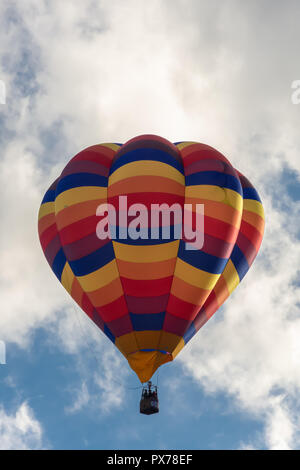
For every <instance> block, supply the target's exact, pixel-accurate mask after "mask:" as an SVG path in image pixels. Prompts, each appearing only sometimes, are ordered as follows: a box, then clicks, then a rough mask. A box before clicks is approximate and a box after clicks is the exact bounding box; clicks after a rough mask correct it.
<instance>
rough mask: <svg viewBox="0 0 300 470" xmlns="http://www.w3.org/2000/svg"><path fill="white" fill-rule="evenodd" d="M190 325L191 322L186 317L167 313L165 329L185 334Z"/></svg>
mask: <svg viewBox="0 0 300 470" xmlns="http://www.w3.org/2000/svg"><path fill="white" fill-rule="evenodd" d="M188 327H189V322H188V321H187V320H185V319H184V318H179V317H175V316H173V315H171V314H170V313H168V312H167V313H166V316H165V320H164V326H163V331H167V332H168V333H173V334H174V335H178V336H183V335H184V333H185V332H186V330H187V329H188ZM169 352H171V351H169Z"/></svg>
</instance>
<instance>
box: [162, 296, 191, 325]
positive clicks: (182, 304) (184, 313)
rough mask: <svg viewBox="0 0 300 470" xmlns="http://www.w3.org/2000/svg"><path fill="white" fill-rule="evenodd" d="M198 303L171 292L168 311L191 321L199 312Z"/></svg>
mask: <svg viewBox="0 0 300 470" xmlns="http://www.w3.org/2000/svg"><path fill="white" fill-rule="evenodd" d="M198 308H199V307H198V305H194V304H191V303H190V302H186V301H185V300H181V299H179V298H178V297H175V295H173V294H170V297H169V302H168V306H167V311H168V312H169V313H170V314H172V315H175V316H176V317H180V318H184V319H185V320H188V321H189V322H190V321H192V320H193V319H194V317H195V315H196V313H197V310H198Z"/></svg>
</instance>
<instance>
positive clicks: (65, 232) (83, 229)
mask: <svg viewBox="0 0 300 470" xmlns="http://www.w3.org/2000/svg"><path fill="white" fill-rule="evenodd" d="M99 221H100V217H97V216H96V215H91V216H89V217H86V218H84V219H81V220H78V221H77V222H74V223H73V224H70V225H67V226H66V227H64V228H63V229H62V230H60V231H59V234H60V238H61V243H62V245H68V244H69V243H73V242H76V241H77V240H80V239H82V238H84V237H86V236H87V235H90V234H91V233H96V227H97V223H98V222H99Z"/></svg>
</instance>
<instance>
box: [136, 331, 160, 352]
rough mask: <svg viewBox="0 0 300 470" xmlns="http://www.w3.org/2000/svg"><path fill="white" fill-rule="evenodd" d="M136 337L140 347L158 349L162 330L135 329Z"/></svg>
mask: <svg viewBox="0 0 300 470" xmlns="http://www.w3.org/2000/svg"><path fill="white" fill-rule="evenodd" d="M135 337H136V340H137V343H138V345H139V349H156V348H157V344H158V341H159V337H160V331H157V330H156V331H153V330H145V331H135Z"/></svg>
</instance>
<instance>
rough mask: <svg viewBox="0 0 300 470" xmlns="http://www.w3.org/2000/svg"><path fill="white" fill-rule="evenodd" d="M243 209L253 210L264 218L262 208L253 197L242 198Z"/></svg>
mask: <svg viewBox="0 0 300 470" xmlns="http://www.w3.org/2000/svg"><path fill="white" fill-rule="evenodd" d="M244 209H245V210H246V211H250V212H254V213H255V214H258V215H260V217H262V218H263V219H264V218H265V213H264V208H263V206H262V204H261V203H260V202H259V201H255V200H253V199H244Z"/></svg>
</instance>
